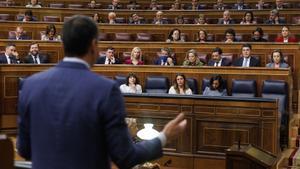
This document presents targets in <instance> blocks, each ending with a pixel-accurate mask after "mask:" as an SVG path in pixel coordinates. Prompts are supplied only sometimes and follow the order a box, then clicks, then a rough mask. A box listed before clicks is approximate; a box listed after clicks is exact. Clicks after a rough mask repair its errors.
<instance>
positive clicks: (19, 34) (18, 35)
mask: <svg viewBox="0 0 300 169" xmlns="http://www.w3.org/2000/svg"><path fill="white" fill-rule="evenodd" d="M8 39H12V40H28V39H30V38H29V37H28V36H27V35H26V32H25V31H24V29H23V27H22V26H17V27H16V31H14V34H10V35H9V37H8Z"/></svg>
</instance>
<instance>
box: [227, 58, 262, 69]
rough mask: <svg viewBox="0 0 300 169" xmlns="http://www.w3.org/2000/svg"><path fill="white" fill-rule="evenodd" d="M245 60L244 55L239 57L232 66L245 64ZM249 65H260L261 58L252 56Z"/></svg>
mask: <svg viewBox="0 0 300 169" xmlns="http://www.w3.org/2000/svg"><path fill="white" fill-rule="evenodd" d="M243 61H244V57H239V58H238V59H237V60H235V61H234V62H233V64H232V66H243ZM249 66H250V67H259V66H260V63H259V60H258V59H256V58H255V57H253V56H251V57H250V63H249Z"/></svg>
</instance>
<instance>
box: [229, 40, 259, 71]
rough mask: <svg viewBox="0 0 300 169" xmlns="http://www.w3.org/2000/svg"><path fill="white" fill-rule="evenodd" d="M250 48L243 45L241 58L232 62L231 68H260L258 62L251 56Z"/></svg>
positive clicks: (248, 45) (247, 45)
mask: <svg viewBox="0 0 300 169" xmlns="http://www.w3.org/2000/svg"><path fill="white" fill-rule="evenodd" d="M251 49H252V46H251V45H250V44H247V43H246V44H243V46H242V56H241V57H239V58H238V59H236V60H235V61H234V62H233V64H232V65H233V66H241V67H258V66H260V63H259V60H258V59H256V58H255V57H253V56H251Z"/></svg>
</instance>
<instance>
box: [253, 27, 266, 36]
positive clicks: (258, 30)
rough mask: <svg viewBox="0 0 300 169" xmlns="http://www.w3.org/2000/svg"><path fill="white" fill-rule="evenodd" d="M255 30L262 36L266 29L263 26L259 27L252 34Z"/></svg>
mask: <svg viewBox="0 0 300 169" xmlns="http://www.w3.org/2000/svg"><path fill="white" fill-rule="evenodd" d="M255 32H259V34H260V36H261V37H262V36H263V35H264V31H263V29H262V28H261V27H257V28H256V29H255V30H254V31H253V32H252V34H254V33H255Z"/></svg>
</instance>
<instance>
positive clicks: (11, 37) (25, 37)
mask: <svg viewBox="0 0 300 169" xmlns="http://www.w3.org/2000/svg"><path fill="white" fill-rule="evenodd" d="M8 39H11V40H16V39H17V38H16V35H14V36H9V37H8ZM29 39H31V38H30V37H29V36H27V35H24V34H23V35H21V36H20V37H19V40H29Z"/></svg>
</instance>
